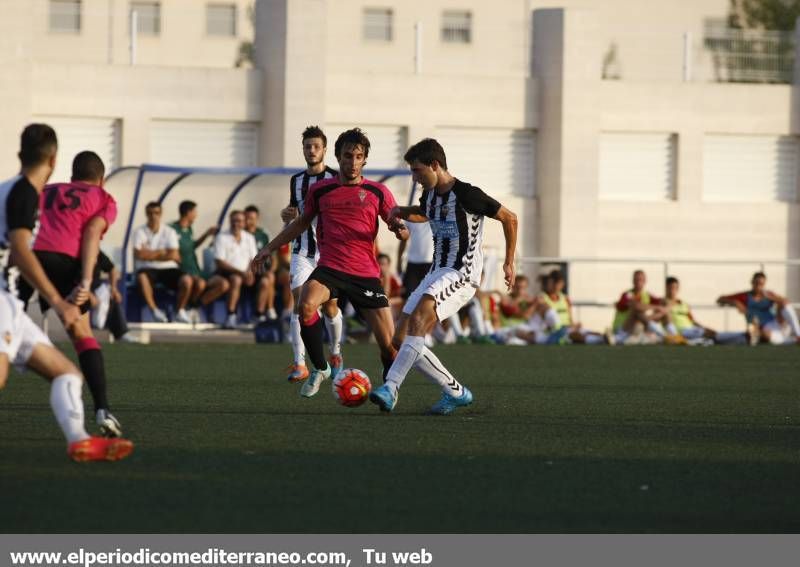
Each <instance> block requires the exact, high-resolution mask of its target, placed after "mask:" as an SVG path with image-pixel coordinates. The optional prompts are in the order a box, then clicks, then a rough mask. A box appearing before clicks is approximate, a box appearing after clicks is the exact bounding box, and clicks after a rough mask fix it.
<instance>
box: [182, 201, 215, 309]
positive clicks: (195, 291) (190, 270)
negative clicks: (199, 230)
mask: <svg viewBox="0 0 800 567" xmlns="http://www.w3.org/2000/svg"><path fill="white" fill-rule="evenodd" d="M178 214H179V215H180V218H179V219H178V220H177V221H175V222H174V223H172V224H171V225H170V226H171V227H172V228H174V229H175V232H177V233H178V252H179V253H180V256H181V270H182V271H183V272H184V273H186V274H188V275H189V276H191V278H192V289H191V296H190V298H189V300H190V303H191V305H197V304H198V302H199V299H200V296H201V295H203V292H204V291H205V289H206V280H205V279H204V278H203V274H202V272H201V270H200V265H199V264H198V263H197V256H196V254H195V249H196V248H198V247H199V246H201V245H202V244H203V242H205V240H206V238H208V237H209V236H214V235H215V234H217V232H218V231H219V227H218V226H212V227H210V228H208V229H207V230H206V231H205V232H204V233H203V234H202V235H201V236H200V238H198V239H197V240H195V238H194V231H193V229H192V225H193V224H194V221H195V219H196V218H197V203H195V202H194V201H181V204H180V205H178Z"/></svg>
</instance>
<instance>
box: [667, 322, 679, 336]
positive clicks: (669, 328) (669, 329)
mask: <svg viewBox="0 0 800 567" xmlns="http://www.w3.org/2000/svg"><path fill="white" fill-rule="evenodd" d="M667 334H668V335H677V334H678V329H676V328H675V324H674V323H667Z"/></svg>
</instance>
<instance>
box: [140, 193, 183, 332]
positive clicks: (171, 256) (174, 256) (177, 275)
mask: <svg viewBox="0 0 800 567" xmlns="http://www.w3.org/2000/svg"><path fill="white" fill-rule="evenodd" d="M145 212H146V214H147V224H145V225H143V226H140V227H139V228H137V229H136V230H135V231H134V233H133V257H134V259H135V267H136V282H137V284H138V286H139V291H140V293H141V294H142V298H143V299H144V301H145V303H147V306H148V307H149V308H150V311H151V312H152V313H153V319H155V320H156V321H158V322H160V323H166V322H167V315H166V313H164V312H163V311H162V310H161V309H159V308H158V307H157V306H156V301H155V299H154V297H153V287H154V286H155V285H156V284H161V285H163V286H164V287H166V288H167V289H170V290H173V291H176V292H177V294H178V298H177V305H176V307H177V316H176V317H175V319H176V320H177V321H181V322H184V323H185V322H191V319H190V318H189V314H188V313H187V312H186V305H187V303H188V302H189V296H190V294H191V290H192V278H191V277H190V276H188V275H187V274H184V273H183V272H182V271H181V269H180V267H179V263H180V261H181V256H180V253H179V252H178V247H179V245H178V235H177V233H176V232H175V230H173V229H172V227H170V226H167V225H165V224H162V223H161V205H160V204H158V203H157V202H155V201H153V202H150V203H148V204H147V206H146V207H145Z"/></svg>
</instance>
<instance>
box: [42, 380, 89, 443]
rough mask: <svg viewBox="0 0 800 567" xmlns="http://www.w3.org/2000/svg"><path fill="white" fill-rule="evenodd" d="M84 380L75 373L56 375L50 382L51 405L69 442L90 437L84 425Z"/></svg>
mask: <svg viewBox="0 0 800 567" xmlns="http://www.w3.org/2000/svg"><path fill="white" fill-rule="evenodd" d="M82 386H83V380H81V378H80V376H76V375H75V374H62V375H61V376H56V377H55V378H54V379H53V381H52V382H51V383H50V407H51V408H53V414H54V415H55V416H56V421H57V422H58V425H59V427H61V431H63V432H64V437H66V438H67V443H75V442H76V441H83V440H84V439H88V438H89V434H88V433H86V428H85V427H84V425H83V399H82V398H81V387H82Z"/></svg>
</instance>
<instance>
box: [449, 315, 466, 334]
mask: <svg viewBox="0 0 800 567" xmlns="http://www.w3.org/2000/svg"><path fill="white" fill-rule="evenodd" d="M448 321H450V326H451V327H452V328H453V332H454V333H455V334H456V336H457V337H466V336H467V333H466V332H464V327H462V326H461V316H460V315H459V314H458V313H456V314H455V315H451V316H450V318H449V319H448Z"/></svg>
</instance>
